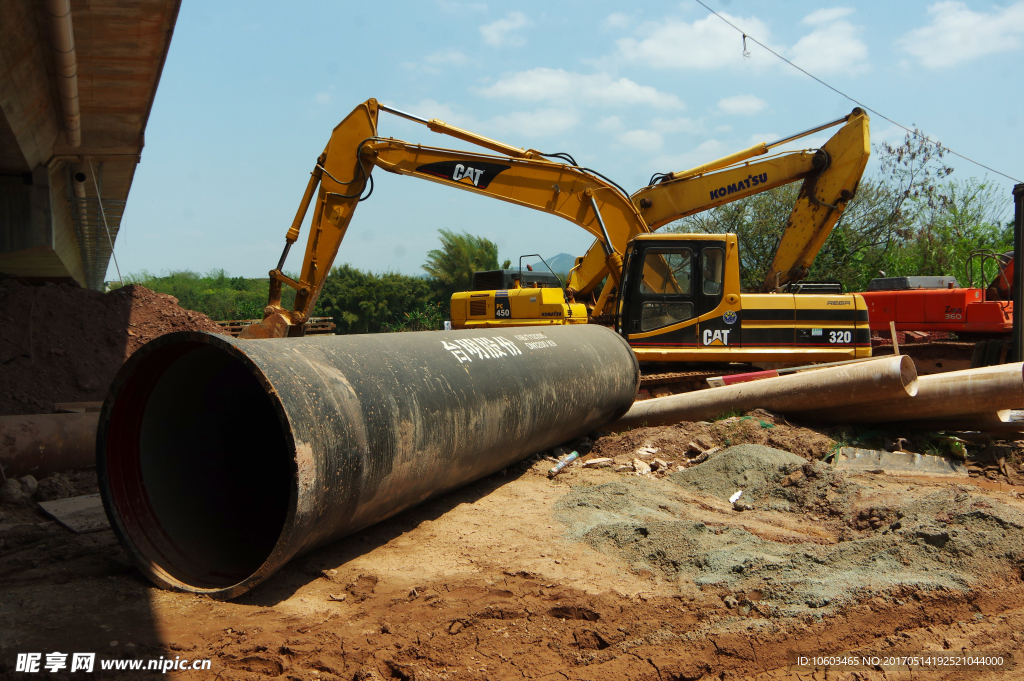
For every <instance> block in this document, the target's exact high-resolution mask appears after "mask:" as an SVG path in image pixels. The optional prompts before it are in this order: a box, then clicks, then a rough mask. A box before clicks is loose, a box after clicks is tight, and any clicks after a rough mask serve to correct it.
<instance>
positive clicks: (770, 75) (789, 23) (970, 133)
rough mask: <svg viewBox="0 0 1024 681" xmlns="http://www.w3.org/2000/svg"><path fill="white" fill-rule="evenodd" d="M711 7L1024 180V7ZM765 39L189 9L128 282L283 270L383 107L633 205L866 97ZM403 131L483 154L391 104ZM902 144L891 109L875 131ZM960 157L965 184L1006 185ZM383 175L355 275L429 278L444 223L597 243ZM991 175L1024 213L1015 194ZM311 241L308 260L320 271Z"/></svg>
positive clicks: (521, 212) (580, 18) (543, 8)
mask: <svg viewBox="0 0 1024 681" xmlns="http://www.w3.org/2000/svg"><path fill="white" fill-rule="evenodd" d="M705 1H706V2H707V4H708V5H709V6H710V7H712V8H713V9H714V10H715V11H717V12H720V13H722V14H723V16H725V17H727V18H728V19H729V20H730V21H732V22H733V23H735V24H736V25H738V26H740V27H741V28H743V29H744V30H745V31H746V32H747V33H748V34H749V35H751V36H753V37H755V38H757V39H758V40H759V41H760V42H762V43H764V44H766V45H769V46H771V47H772V49H774V50H775V51H777V52H779V53H780V54H783V55H785V56H786V57H787V58H788V59H791V60H792V61H794V62H795V63H797V64H799V65H800V66H802V67H803V68H805V69H807V70H808V71H810V72H811V73H813V74H815V75H816V76H818V77H820V78H822V79H823V80H825V81H827V82H829V83H830V84H832V85H833V86H835V87H837V88H838V89H840V90H842V91H844V92H846V93H847V94H849V95H851V96H853V97H855V98H857V99H859V100H861V101H863V102H864V103H865V104H867V105H868V106H870V107H872V108H875V109H877V110H879V111H880V112H882V113H884V114H885V115H887V116H888V117H890V118H892V119H894V120H896V121H898V122H900V123H902V124H904V125H917V126H919V127H921V128H922V129H923V130H924V131H925V132H927V133H928V134H929V135H930V136H932V137H933V138H934V139H938V140H940V141H942V142H943V143H944V144H946V145H947V146H949V147H950V148H952V149H954V150H956V151H958V152H960V153H962V154H964V155H966V156H969V157H972V158H975V159H977V160H978V161H981V162H982V163H985V164H986V165H989V166H992V167H993V168H995V169H997V170H1000V171H1002V172H1004V173H1007V174H1008V175H1010V176H1013V177H1016V178H1021V179H1024V160H1022V154H1021V149H1022V147H1024V145H1022V143H1021V141H1022V138H1024V118H1022V114H1021V112H1020V110H1021V104H1022V101H1021V99H1022V97H1021V94H1020V93H1021V92H1022V90H1024V87H1022V83H1021V80H1020V77H1019V74H1020V72H1021V71H1020V68H1019V67H1018V68H1014V67H1015V66H1016V65H1019V64H1020V62H1021V51H1022V37H1024V2H1017V3H1016V4H1001V5H996V4H991V3H987V2H955V1H946V2H937V3H928V2H920V3H919V2H891V1H889V2H873V1H872V2H861V3H856V4H853V3H850V4H846V5H843V4H837V3H825V2H820V1H819V2H803V1H790V2H787V3H778V2H769V1H767V0H729V1H724V0H705ZM742 47H743V46H742V38H741V36H740V34H739V33H737V32H736V31H735V30H734V29H732V28H730V27H729V26H727V25H726V24H725V23H723V22H722V21H721V20H720V19H718V18H717V17H714V16H713V15H710V14H709V13H708V11H707V10H705V9H704V8H703V7H701V6H700V5H699V4H697V3H696V2H694V1H693V0H688V1H684V2H674V3H633V4H624V3H613V2H601V1H597V0H587V1H586V2H579V1H573V0H569V1H563V2H558V3H551V2H530V1H525V2H517V3H515V4H514V5H512V4H505V3H495V2H456V1H453V0H423V1H421V2H377V3H362V2H360V3H356V2H307V3H300V2H295V3H280V2H253V1H250V2H244V3H243V2H229V1H224V0H222V1H219V2H216V3H208V2H198V1H197V0H184V2H183V4H182V8H181V13H180V15H179V17H178V23H177V26H176V28H175V32H174V38H173V40H172V42H171V47H170V52H169V54H168V57H167V63H166V66H165V68H164V72H163V77H162V80H161V83H160V87H159V90H158V92H157V95H156V101H155V104H154V107H153V112H152V115H151V117H150V120H149V124H148V127H147V130H146V147H145V149H144V151H143V153H142V162H141V164H140V165H139V166H138V169H137V171H136V175H135V181H134V184H133V186H132V190H131V194H130V196H129V200H128V206H127V209H126V212H125V216H124V220H123V223H122V232H121V235H120V237H119V238H118V242H117V246H116V249H117V257H118V260H119V262H120V265H121V270H122V272H140V271H142V270H148V271H150V272H153V273H161V272H166V271H171V270H180V269H190V270H194V271H199V272H206V271H208V270H210V269H213V268H224V269H225V270H227V271H228V272H229V273H230V274H232V275H243V276H266V273H267V271H268V270H269V269H271V268H272V267H274V266H275V265H276V262H277V258H278V256H279V254H280V252H281V248H282V246H283V244H284V234H285V231H286V230H287V228H288V226H289V225H290V223H291V219H292V217H293V215H294V213H295V209H296V207H297V205H298V202H299V199H300V197H301V195H302V191H303V189H304V187H305V184H306V181H307V179H308V177H309V175H308V173H309V171H310V170H311V169H312V167H313V163H314V161H315V159H316V156H317V155H318V154H319V153H320V152H321V151H322V150H323V147H324V145H325V143H326V142H327V139H328V138H329V136H330V132H331V129H332V128H333V127H334V125H336V124H337V122H338V121H340V120H341V119H342V118H344V116H345V115H346V114H347V113H348V112H349V111H351V110H352V108H353V107H354V106H356V105H357V104H359V103H360V102H362V101H364V100H366V99H368V98H370V97H376V98H377V99H379V100H380V101H382V102H384V103H386V104H389V105H391V106H394V107H397V108H400V109H404V110H406V111H409V112H411V113H415V114H417V115H420V116H423V117H426V118H440V119H442V120H444V121H447V122H449V123H452V124H455V125H458V126H460V127H464V128H468V129H470V130H473V131H474V132H478V133H481V134H484V135H487V136H490V137H494V138H496V139H499V140H502V141H504V142H507V143H509V144H513V145H515V146H519V147H524V148H534V149H538V150H540V151H543V152H556V151H567V152H569V153H571V154H573V155H574V156H575V157H576V159H577V161H578V162H580V163H581V164H582V165H585V166H588V167H591V168H595V169H597V170H599V171H601V172H602V173H603V174H605V175H607V176H609V177H611V178H612V179H614V180H615V181H616V182H618V183H619V184H620V185H622V186H624V187H625V188H626V189H627V190H629V191H630V192H632V191H634V190H636V189H638V188H640V187H642V186H644V185H645V184H646V183H647V181H648V178H649V177H650V176H651V174H652V173H654V172H659V171H662V172H663V171H671V170H682V169H685V168H689V167H691V166H694V165H697V164H698V163H701V162H705V161H710V160H713V159H715V158H718V157H720V156H723V155H725V154H727V153H731V152H733V151H736V150H739V149H742V148H745V147H747V146H750V145H751V144H753V143H756V142H760V141H772V140H774V139H778V138H780V137H783V136H785V135H787V134H790V133H794V132H798V131H800V130H804V129H807V128H810V127H812V126H814V125H816V124H819V123H823V122H826V121H828V120H832V119H835V118H838V117H840V116H842V115H845V114H846V113H849V111H850V109H851V108H852V107H853V104H852V103H850V102H849V101H847V100H845V99H843V98H842V97H840V96H839V95H837V94H835V93H833V92H831V91H830V90H828V89H826V88H825V87H823V86H821V85H820V84H818V83H816V82H814V81H813V80H811V79H809V78H807V77H806V76H804V75H802V74H800V73H799V72H797V71H795V70H794V69H793V68H792V67H790V66H788V65H786V64H785V63H783V62H781V61H780V60H778V59H777V58H775V57H773V56H772V55H770V54H768V53H767V52H766V51H764V50H763V49H761V48H759V47H758V46H757V45H754V44H752V43H748V50H749V52H750V56H749V57H744V56H743V55H742ZM1015 73H1016V74H1018V76H1017V77H1016V78H1015V77H1014V74H1015ZM379 131H380V134H382V135H384V136H394V137H398V138H400V139H404V140H406V141H409V142H422V143H424V144H430V145H434V146H447V147H453V148H460V147H461V148H465V145H462V144H460V143H459V142H458V141H457V140H455V139H453V138H450V137H446V136H441V135H437V134H435V133H432V132H430V131H429V130H427V129H426V128H424V127H422V126H419V125H416V124H414V123H410V122H407V121H404V120H401V119H398V118H396V117H394V116H390V115H387V114H382V115H381V119H380V125H379ZM828 135H829V133H827V132H826V133H825V134H823V135H821V136H817V137H815V138H812V139H811V140H810V144H807V141H806V140H805V141H804V142H803V143H802V144H801V146H813V145H814V143H815V142H817V143H821V142H823V141H824V140H825V139H827V137H828ZM902 137H903V131H901V130H899V129H897V128H895V127H894V126H892V125H891V124H889V123H887V122H886V121H885V120H883V119H881V118H879V117H877V116H875V117H873V118H872V139H873V141H874V142H879V141H883V140H884V141H891V142H896V141H899V140H901V139H902ZM952 165H953V166H954V167H955V168H956V171H957V172H956V173H955V175H954V176H955V177H964V178H966V177H971V176H976V177H983V176H984V175H985V174H986V171H984V170H983V169H980V168H977V167H974V166H971V165H970V164H968V163H967V162H966V161H962V160H959V159H954V160H953V161H952ZM873 169H874V165H873V164H872V165H870V166H869V171H868V172H869V173H870V172H872V171H873ZM375 179H376V180H377V182H376V189H375V192H374V194H373V196H372V197H371V198H370V199H369V200H368V201H365V202H363V203H362V204H361V205H360V207H359V209H358V210H357V212H356V214H355V217H354V219H353V221H352V224H351V226H350V228H349V232H348V235H347V237H346V239H345V241H344V242H343V243H342V246H341V250H340V252H339V255H338V258H337V260H336V264H340V263H342V262H348V263H351V264H352V265H354V266H356V267H359V268H362V269H366V270H372V271H377V272H380V271H388V270H390V271H397V272H403V273H407V274H420V273H422V270H421V269H420V265H421V264H422V263H423V261H424V258H425V255H426V253H427V251H428V250H430V249H431V248H435V247H437V244H438V241H437V230H438V229H442V228H445V229H453V230H456V231H468V232H470V233H472V234H478V235H481V236H485V237H487V238H489V239H491V240H493V241H494V242H496V243H497V244H498V247H499V257H500V258H501V259H505V258H508V259H511V260H513V261H515V260H517V259H518V257H519V255H521V254H525V253H537V252H539V253H541V254H543V255H545V256H547V255H553V254H556V253H559V252H568V253H572V254H576V255H579V254H582V253H583V252H584V251H585V250H586V248H587V247H588V246H589V245H590V243H591V242H592V239H591V237H590V236H589V235H587V234H586V233H585V232H583V231H582V230H580V229H579V228H577V227H575V226H574V225H572V224H571V223H568V222H565V221H564V220H561V219H558V218H554V217H551V216H548V215H545V214H543V213H539V212H536V211H531V210H528V209H525V208H521V207H518V206H512V205H510V204H505V203H502V202H498V201H494V200H490V199H486V198H483V197H480V196H475V195H472V194H469V193H467V192H461V191H456V190H454V189H450V188H447V187H443V186H441V185H438V184H435V183H430V182H421V181H418V180H415V179H410V178H406V177H399V176H395V175H390V174H388V173H384V172H381V171H379V170H378V171H377V172H376V173H375ZM989 179H990V180H992V181H993V182H995V183H997V185H998V186H1000V187H1001V188H1003V189H1005V195H1006V197H1007V202H1008V203H1009V201H1010V199H1009V196H1010V189H1011V187H1012V184H1013V182H1012V181H1010V180H1007V179H1005V178H1001V177H998V176H995V175H991V174H990V175H989ZM307 223H308V219H307ZM306 233H307V232H306V231H305V230H304V231H303V234H302V236H301V237H300V243H301V244H304V243H305V238H306ZM301 252H302V249H301V248H298V247H297V248H296V249H294V251H293V254H292V256H291V257H290V259H289V261H288V264H287V265H286V269H289V270H296V269H298V267H299V264H300V258H301V255H300V254H301ZM114 277H116V274H115V272H114V268H113V263H111V267H110V269H109V270H108V273H107V278H108V279H110V278H114Z"/></svg>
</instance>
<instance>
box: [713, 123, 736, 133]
mask: <svg viewBox="0 0 1024 681" xmlns="http://www.w3.org/2000/svg"><path fill="white" fill-rule="evenodd" d="M715 132H732V126H731V125H716V126H715Z"/></svg>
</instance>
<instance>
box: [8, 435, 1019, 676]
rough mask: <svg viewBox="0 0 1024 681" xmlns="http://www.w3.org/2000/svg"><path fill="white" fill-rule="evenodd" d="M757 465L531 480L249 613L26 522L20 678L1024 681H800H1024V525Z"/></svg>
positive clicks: (959, 489) (12, 607)
mask: <svg viewBox="0 0 1024 681" xmlns="http://www.w3.org/2000/svg"><path fill="white" fill-rule="evenodd" d="M599 443H600V441H599ZM751 446H752V445H744V447H751ZM595 449H599V447H597V448H595ZM739 449H740V448H739V447H736V448H733V450H734V455H733V458H732V459H729V457H728V456H727V454H728V452H729V450H728V449H727V450H725V453H724V454H723V455H722V456H723V457H724V458H718V459H716V458H711V459H709V460H708V461H707V462H706V463H705V464H702V466H704V465H709V464H713V465H711V466H709V467H708V468H707V469H705V470H706V471H707V474H706V475H705V476H704V478H705V479H710V478H711V477H714V476H718V479H719V482H720V483H721V484H718V485H717V487H716V486H715V485H707V484H704V480H701V481H700V482H699V484H698V483H695V482H694V477H695V476H694V474H695V473H696V472H697V471H698V470H699V468H698V467H692V468H690V469H688V470H686V471H682V472H679V473H673V474H671V475H669V476H667V477H665V478H660V479H659V478H655V477H652V476H642V477H641V476H637V475H633V474H627V473H616V472H613V470H612V469H610V468H604V469H585V468H582V467H572V468H569V469H567V470H566V471H565V472H564V473H563V474H562V475H560V476H559V477H558V478H556V479H555V480H553V481H552V480H549V479H547V477H546V476H545V475H544V472H545V471H546V469H547V468H548V467H549V466H550V463H547V462H544V461H538V462H524V463H523V464H520V465H519V466H518V467H517V468H514V469H509V470H508V471H507V472H506V474H505V475H501V474H499V475H494V476H491V477H490V478H487V479H484V480H481V481H479V482H477V483H475V484H474V485H471V486H469V487H466V488H463V489H462V490H459V491H457V492H454V493H452V494H449V495H447V496H445V497H443V498H440V499H437V500H434V501H431V502H428V503H426V504H424V505H422V506H420V507H418V508H416V509H413V510H411V511H409V512H406V513H403V514H401V515H399V516H396V517H395V518H392V519H390V520H388V521H386V522H384V523H380V524H378V525H376V526H374V527H371V528H368V529H367V530H364V531H363V532H360V533H359V534H357V535H355V536H353V537H350V538H349V539H347V540H344V541H342V542H339V543H337V544H335V545H332V546H329V547H326V548H323V549H320V550H318V551H316V552H314V553H312V554H309V555H307V556H305V557H302V558H299V559H297V560H295V561H293V562H292V563H290V564H289V565H288V566H287V567H286V568H285V569H284V570H282V571H281V572H280V573H278V574H277V575H276V576H274V577H272V578H271V579H270V580H268V581H267V582H266V583H264V584H262V585H261V586H259V587H257V588H256V589H255V590H253V591H252V592H250V593H248V594H246V595H244V596H242V597H240V598H238V599H236V600H234V601H231V602H217V601H213V600H210V599H208V598H203V597H197V596H194V595H189V594H182V593H174V592H167V591H161V590H159V589H156V588H155V587H153V586H151V585H150V584H149V583H148V582H147V581H145V580H144V579H143V578H142V577H141V576H140V575H139V573H138V572H136V571H135V569H134V568H132V567H131V566H130V564H129V562H128V560H127V559H126V557H125V556H124V554H123V553H122V552H121V551H120V549H119V547H118V546H117V544H116V542H115V541H114V540H113V537H112V534H111V533H110V532H109V531H105V532H99V533H93V534H89V535H71V534H70V533H68V532H66V531H65V530H62V529H61V528H59V527H56V526H54V524H53V523H45V522H43V520H42V519H41V518H32V517H30V516H29V515H27V514H28V513H29V511H28V510H26V509H24V508H22V509H5V510H6V511H7V516H8V517H7V520H6V521H5V522H8V523H10V522H12V518H20V519H21V520H22V521H23V522H25V523H26V524H31V523H42V524H41V525H38V524H34V525H32V527H33V528H35V529H33V530H31V531H29V530H26V529H23V530H22V532H28V535H26V536H23V537H21V539H20V540H15V539H13V538H9V540H8V541H7V543H6V545H5V546H4V547H3V549H2V550H0V622H3V624H2V625H0V679H3V680H6V679H19V680H20V679H27V678H46V677H45V675H43V674H37V675H25V674H19V673H17V672H15V671H14V669H13V659H14V653H15V652H18V651H33V650H38V651H43V652H49V651H50V650H65V649H66V650H70V651H74V650H82V651H89V650H94V651H97V652H98V653H99V657H100V658H101V659H104V658H124V657H138V658H144V659H148V658H153V657H159V656H161V655H163V656H169V657H172V658H173V657H176V656H177V657H187V658H197V657H198V658H207V657H208V658H210V659H211V660H212V669H211V670H210V671H195V672H192V671H190V672H173V671H172V672H170V673H168V674H166V675H162V674H159V673H158V672H141V673H135V674H134V675H128V676H125V675H121V676H118V675H117V674H113V673H109V672H99V673H97V674H96V676H95V678H98V679H106V678H143V679H145V678H158V677H161V676H165V677H166V678H171V679H203V680H209V679H223V680H224V681H229V680H253V681H263V680H265V679H301V680H307V679H321V680H324V681H328V680H335V679H344V680H346V681H348V680H351V679H356V680H361V681H366V680H370V679H373V680H380V681H383V680H386V679H403V680H407V681H408V680H415V681H429V680H441V679H445V680H452V681H455V680H470V679H595V680H597V679H613V680H614V679H623V680H636V681H640V680H652V681H653V680H658V681H669V680H682V679H689V680H696V679H704V680H707V681H710V679H758V680H760V679H797V678H799V679H820V680H824V679H838V680H846V681H853V680H854V679H857V680H868V679H872V680H873V679H959V678H964V679H966V678H970V679H1000V680H1006V679H1011V678H1014V675H1015V674H1022V673H1024V672H1021V671H1020V670H1019V669H1018V670H1017V671H1011V672H1006V671H991V672H978V671H971V672H959V671H957V670H947V671H935V672H924V673H922V672H913V673H911V672H906V671H902V672H901V671H896V670H891V669H889V670H881V669H874V670H872V669H861V670H858V671H854V672H842V673H840V672H836V671H834V670H833V671H825V670H823V669H819V670H817V671H815V670H812V669H807V670H796V669H792V668H790V667H789V665H790V656H791V654H793V653H794V652H803V653H809V654H826V653H827V654H834V653H839V652H845V651H862V652H867V651H870V652H874V653H894V652H903V653H908V652H921V651H926V650H931V651H947V652H959V651H961V650H968V651H1002V652H1006V653H1016V656H1017V658H1018V659H1019V660H1020V661H1021V662H1024V659H1022V658H1021V654H1022V651H1021V647H1022V641H1024V638H1022V634H1021V632H1022V631H1024V581H1022V576H1024V575H1022V567H1024V541H1022V538H1024V522H1022V519H1024V502H1022V501H1021V500H1019V499H1016V498H1013V497H1011V496H1009V495H1006V494H1002V493H996V492H988V491H985V490H981V489H978V488H975V487H973V486H972V485H970V484H969V483H967V482H950V481H934V480H914V479H911V478H897V477H890V476H885V475H873V474H867V473H863V474H855V475H847V474H843V475H842V476H841V477H836V475H835V474H833V473H832V472H829V471H823V470H822V469H821V464H806V465H804V464H803V460H801V459H797V458H793V459H790V458H787V457H793V455H791V454H788V453H785V452H778V450H770V449H768V448H765V447H762V448H760V449H759V450H757V451H754V450H751V452H747V454H753V455H755V456H753V459H756V460H757V462H758V463H757V464H756V465H754V466H752V467H750V468H749V469H748V470H745V471H744V470H737V468H736V465H735V462H736V460H739V457H737V456H735V450H739ZM740 453H741V454H743V451H741V452H740ZM744 456H746V455H744ZM753 459H752V460H753ZM744 460H745V459H744ZM730 461H731V462H732V463H730ZM730 475H731V476H737V475H739V476H740V477H741V478H742V479H743V480H746V482H747V483H748V484H749V489H750V490H751V491H750V492H749V493H748V495H749V497H750V498H751V505H752V510H747V511H742V512H740V511H736V510H734V509H733V506H732V505H731V504H730V503H729V502H728V500H727V499H723V498H722V494H723V493H725V492H727V491H728V490H730V489H731V486H732V484H733V482H735V479H728V476H730ZM722 476H726V477H725V478H722ZM698 477H699V476H698ZM723 480H724V482H723ZM876 520H877V522H876ZM29 521H31V523H30V522H29ZM897 526H898V527H897ZM20 527H22V528H25V527H26V525H22V526H20ZM53 678H60V677H53ZM66 678H87V677H85V676H83V675H82V674H76V675H68V676H67V677H66Z"/></svg>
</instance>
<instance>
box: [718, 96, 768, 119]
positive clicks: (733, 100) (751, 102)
mask: <svg viewBox="0 0 1024 681" xmlns="http://www.w3.org/2000/svg"><path fill="white" fill-rule="evenodd" d="M767 106H768V102H766V101H764V100H763V99H761V98H760V97H755V96H754V95H733V96H732V97H723V98H722V99H720V100H718V110H719V111H721V112H722V113H724V114H729V115H732V116H736V115H744V116H753V115H754V114H756V113H759V112H761V111H764V109H765V107H767Z"/></svg>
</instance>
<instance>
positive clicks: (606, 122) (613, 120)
mask: <svg viewBox="0 0 1024 681" xmlns="http://www.w3.org/2000/svg"><path fill="white" fill-rule="evenodd" d="M594 127H595V128H597V129H598V130H604V131H607V132H615V131H617V130H622V121H621V120H619V117H618V116H606V117H605V118H602V119H601V120H600V121H598V122H597V125H595V126H594Z"/></svg>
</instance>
